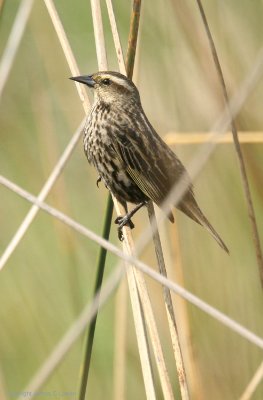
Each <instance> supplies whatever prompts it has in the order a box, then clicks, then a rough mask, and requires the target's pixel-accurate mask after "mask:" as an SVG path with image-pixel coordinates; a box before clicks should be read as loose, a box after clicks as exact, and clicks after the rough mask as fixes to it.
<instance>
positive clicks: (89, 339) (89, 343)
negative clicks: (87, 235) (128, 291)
mask: <svg viewBox="0 0 263 400" xmlns="http://www.w3.org/2000/svg"><path fill="white" fill-rule="evenodd" d="M112 211H113V202H112V199H111V197H108V202H107V208H106V212H105V219H104V228H103V233H102V237H103V239H105V240H108V239H109V236H110V228H111V219H112ZM106 256H107V250H106V249H105V248H104V247H100V252H99V258H98V263H97V267H96V271H97V276H96V283H95V287H94V294H93V297H96V296H98V298H99V296H100V291H101V285H102V280H103V276H104V270H105V262H106ZM97 316H98V311H96V313H95V314H94V317H93V319H92V320H91V322H90V324H89V327H88V331H87V335H86V340H85V344H84V356H83V359H84V362H83V365H82V367H81V371H82V373H81V380H80V384H79V392H78V398H79V399H80V400H82V399H83V400H84V399H85V394H86V387H87V383H88V377H89V369H90V362H91V355H92V349H93V341H94V334H95V329H96V322H97Z"/></svg>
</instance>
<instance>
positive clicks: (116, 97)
mask: <svg viewBox="0 0 263 400" xmlns="http://www.w3.org/2000/svg"><path fill="white" fill-rule="evenodd" d="M70 79H72V80H74V81H76V82H79V83H82V84H84V85H86V86H88V87H89V88H91V89H93V91H94V102H93V105H92V106H91V110H90V112H89V115H88V117H87V121H86V124H85V128H84V136H83V145H84V152H85V154H86V156H87V159H88V161H89V163H91V164H93V165H94V167H95V168H96V170H97V172H98V175H99V176H98V180H97V185H98V184H99V182H100V181H103V183H104V185H105V186H106V188H107V189H108V190H109V191H110V192H111V193H112V194H113V196H115V198H116V199H117V200H118V201H119V202H120V203H121V204H122V205H123V207H124V209H125V211H126V214H125V215H124V216H119V217H117V218H116V220H115V223H116V224H117V225H118V235H119V239H120V240H123V234H122V228H123V226H125V225H127V226H129V227H130V228H134V224H133V222H132V220H131V217H132V216H133V215H134V214H135V213H136V212H137V211H138V210H139V209H140V208H141V207H143V206H145V205H147V203H148V202H149V201H150V200H152V201H153V202H154V203H155V204H156V205H157V206H159V207H162V203H163V202H164V200H165V199H166V197H167V196H168V194H169V192H170V191H171V189H172V188H173V187H174V185H175V184H176V183H177V182H179V181H180V179H183V181H184V183H185V186H186V189H185V192H184V194H183V195H182V197H181V199H180V200H179V201H178V204H176V205H175V206H176V207H177V208H178V209H179V210H180V211H182V212H183V213H184V214H186V215H187V216H188V217H189V218H191V219H192V220H194V221H195V222H197V223H198V224H200V225H202V226H203V227H204V228H206V229H207V230H208V231H209V232H210V234H211V235H212V236H213V238H214V239H215V240H216V241H217V243H218V244H219V245H220V246H221V248H222V249H224V250H225V251H226V252H227V253H229V250H228V248H227V246H226V245H225V243H224V242H223V240H222V239H221V237H220V236H219V234H218V233H217V232H216V230H215V229H214V228H213V226H212V225H211V224H210V222H209V221H208V219H207V218H206V217H205V215H204V214H203V212H202V211H201V209H200V208H199V206H198V204H197V201H196V199H195V195H194V191H193V184H192V182H191V179H190V177H189V175H188V173H187V171H186V168H185V167H184V165H183V164H182V162H181V161H180V160H179V158H178V157H177V156H176V154H175V153H174V152H173V151H172V149H170V147H169V146H168V145H167V144H166V143H165V142H164V141H163V139H162V138H161V137H160V136H159V135H158V134H157V132H156V131H155V129H154V128H153V126H152V125H151V123H150V122H149V120H148V118H147V117H146V115H145V113H144V110H143V108H142V104H141V100H140V94H139V91H138V89H137V87H136V86H135V84H134V83H133V82H132V80H130V79H128V78H127V77H126V76H125V75H123V74H121V73H119V72H114V71H99V72H96V73H93V74H91V75H82V76H75V77H71V78H70ZM127 202H129V203H133V204H135V207H134V208H133V209H132V210H131V211H130V212H128V209H127ZM173 207H174V204H170V208H173ZM167 216H168V218H169V220H170V221H171V222H174V216H173V214H172V210H170V212H169V213H168V215H167Z"/></svg>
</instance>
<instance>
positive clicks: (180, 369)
mask: <svg viewBox="0 0 263 400" xmlns="http://www.w3.org/2000/svg"><path fill="white" fill-rule="evenodd" d="M147 209H148V214H149V219H150V222H151V224H152V228H153V241H154V247H155V253H156V258H157V261H158V267H159V272H160V274H161V275H163V276H165V277H167V271H166V266H165V262H164V256H163V250H162V245H161V240H160V235H159V232H158V230H157V229H154V227H155V226H156V224H157V221H156V217H155V213H154V208H153V203H152V202H149V203H148V205H147ZM153 222H154V223H153ZM163 298H164V304H165V310H166V315H167V320H168V324H169V330H170V335H171V340H172V345H173V352H174V358H175V362H176V368H177V375H178V380H179V386H180V391H181V396H182V400H188V399H189V392H188V386H187V378H186V373H185V367H184V360H183V355H182V350H181V344H180V340H179V335H178V329H177V323H176V319H175V314H174V308H173V302H172V297H171V292H170V290H169V289H168V288H167V287H166V286H163Z"/></svg>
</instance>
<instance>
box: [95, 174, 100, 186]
mask: <svg viewBox="0 0 263 400" xmlns="http://www.w3.org/2000/svg"><path fill="white" fill-rule="evenodd" d="M100 182H101V176H100V175H99V176H98V179H97V181H96V185H97V187H99V183H100Z"/></svg>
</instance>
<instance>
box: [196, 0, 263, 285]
mask: <svg viewBox="0 0 263 400" xmlns="http://www.w3.org/2000/svg"><path fill="white" fill-rule="evenodd" d="M196 2H197V5H198V8H199V11H200V14H201V18H202V21H203V24H204V28H205V32H206V35H207V38H208V42H209V46H210V50H211V53H212V57H213V60H214V64H215V67H216V71H217V74H218V78H219V82H220V85H221V88H222V92H223V97H224V100H225V107H226V111H227V112H228V114H229V120H230V125H231V130H232V134H233V141H234V146H235V150H236V154H237V158H238V161H239V168H240V173H241V178H242V184H243V189H244V193H245V198H246V202H247V209H248V218H249V221H250V224H251V228H252V237H253V242H254V246H255V253H256V257H257V263H258V269H259V276H260V281H261V286H262V288H263V254H262V250H261V244H260V237H259V232H258V227H257V220H256V215H255V210H254V205H253V200H252V196H251V191H250V186H249V181H248V176H247V171H246V166H245V161H244V158H243V154H242V150H241V146H240V143H239V138H238V133H237V128H236V124H235V120H234V115H233V113H232V110H231V107H230V105H229V99H228V93H227V88H226V84H225V80H224V76H223V72H222V68H221V65H220V62H219V58H218V55H217V51H216V47H215V43H214V40H213V37H212V34H211V31H210V28H209V25H208V22H207V18H206V15H205V11H204V8H203V5H202V1H201V0H196Z"/></svg>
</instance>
